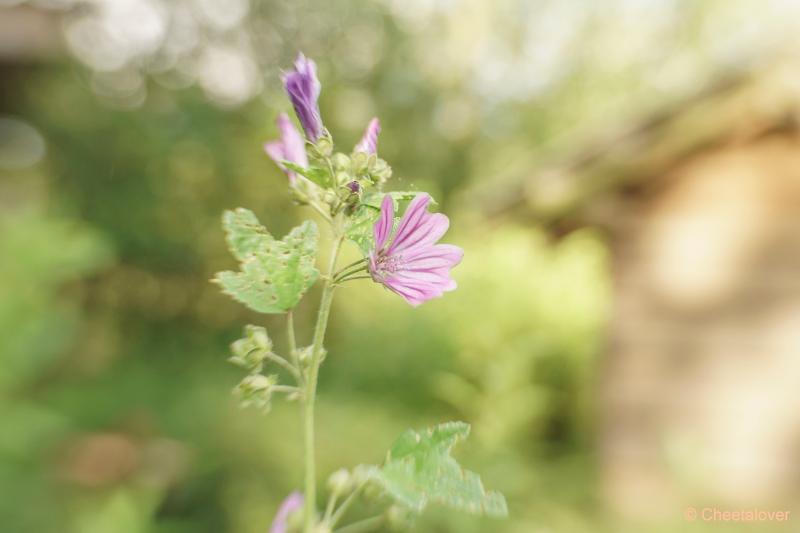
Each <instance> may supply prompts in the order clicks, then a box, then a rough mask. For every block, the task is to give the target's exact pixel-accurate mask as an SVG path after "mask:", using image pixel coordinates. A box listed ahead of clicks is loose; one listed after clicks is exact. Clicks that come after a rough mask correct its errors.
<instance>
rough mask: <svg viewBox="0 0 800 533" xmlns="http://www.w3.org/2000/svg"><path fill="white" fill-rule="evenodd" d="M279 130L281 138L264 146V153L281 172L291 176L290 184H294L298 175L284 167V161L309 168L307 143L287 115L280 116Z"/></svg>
mask: <svg viewBox="0 0 800 533" xmlns="http://www.w3.org/2000/svg"><path fill="white" fill-rule="evenodd" d="M277 122H278V130H279V131H280V132H281V138H280V139H278V140H277V141H271V142H268V143H265V144H264V151H265V152H267V155H268V156H270V157H271V158H272V160H273V161H275V163H277V164H278V166H279V167H280V169H281V170H283V171H284V172H286V175H287V176H289V183H294V181H295V179H297V176H296V174H295V173H294V172H293V171H291V170H289V169H288V168H286V167H285V166H284V165H283V161H289V162H291V163H295V164H297V165H300V166H301V167H307V166H308V156H307V155H306V143H305V141H304V140H303V137H302V136H301V135H300V132H299V131H297V128H295V127H294V124H292V121H291V120H289V116H288V115H287V114H286V113H281V114H280V115H278V121H277Z"/></svg>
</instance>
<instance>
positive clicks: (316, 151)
mask: <svg viewBox="0 0 800 533" xmlns="http://www.w3.org/2000/svg"><path fill="white" fill-rule="evenodd" d="M310 151H311V153H312V154H313V155H316V156H318V157H323V158H325V157H328V156H330V155H331V153H333V138H332V137H331V136H330V134H329V133H328V132H327V131H326V132H325V135H323V136H322V137H320V138H319V140H318V141H317V144H315V145H312V146H311V150H310Z"/></svg>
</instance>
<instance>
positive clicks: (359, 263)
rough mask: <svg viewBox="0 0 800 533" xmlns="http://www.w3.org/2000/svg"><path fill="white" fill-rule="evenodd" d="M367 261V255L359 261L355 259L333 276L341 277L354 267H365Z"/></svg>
mask: <svg viewBox="0 0 800 533" xmlns="http://www.w3.org/2000/svg"><path fill="white" fill-rule="evenodd" d="M367 261H368V259H367V258H366V257H364V258H363V259H359V260H358V261H353V262H352V263H350V264H349V265H347V266H345V267H342V268H341V269H339V272H337V273H336V275H334V276H333V277H334V278H338V277H341V276H343V275H345V274H346V273H347V271H348V270H350V269H352V268H353V267H359V268H365V265H366V262H367Z"/></svg>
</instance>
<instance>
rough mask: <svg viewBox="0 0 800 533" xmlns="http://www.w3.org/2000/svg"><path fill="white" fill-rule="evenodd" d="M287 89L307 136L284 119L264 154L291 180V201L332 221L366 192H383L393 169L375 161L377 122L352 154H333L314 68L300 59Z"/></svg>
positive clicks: (282, 116) (283, 116) (288, 76)
mask: <svg viewBox="0 0 800 533" xmlns="http://www.w3.org/2000/svg"><path fill="white" fill-rule="evenodd" d="M283 84H284V87H285V89H286V93H287V95H288V96H289V100H290V101H291V102H292V106H293V107H294V109H295V114H296V115H297V118H298V119H299V121H300V126H301V127H302V130H303V132H304V134H305V139H303V135H302V134H301V133H300V132H299V131H298V130H297V128H295V126H294V125H293V124H292V122H291V121H290V120H289V117H288V116H287V115H286V114H285V113H281V114H280V115H279V116H278V130H279V132H280V135H281V136H280V138H279V139H278V140H275V141H270V142H267V143H266V144H265V145H264V149H265V151H266V152H267V154H268V155H269V156H270V157H271V158H272V159H273V160H274V161H275V163H277V165H278V166H279V167H280V168H281V169H282V170H283V171H284V172H285V173H286V175H287V177H288V178H289V187H290V190H291V193H292V197H293V199H294V200H295V201H296V202H297V203H299V204H304V205H308V204H312V205H314V206H315V207H317V208H319V209H322V210H323V212H325V213H326V214H329V215H330V216H336V214H337V213H339V212H341V211H342V210H344V209H352V208H353V207H354V206H355V205H356V204H357V203H358V200H359V199H360V198H361V194H362V192H363V191H364V190H367V189H370V188H378V189H380V188H381V187H382V185H383V184H384V183H385V182H386V181H387V180H388V179H389V178H390V177H391V175H392V169H391V167H389V165H388V164H387V163H386V161H384V160H383V159H380V158H379V157H378V155H377V152H378V134H379V133H380V131H381V125H380V122H379V121H378V119H377V118H373V119H372V120H371V121H370V122H369V124H368V125H367V128H366V130H365V131H364V135H363V136H362V138H361V140H360V141H359V142H358V144H356V145H355V147H353V150H352V152H351V153H350V154H349V155H347V154H344V153H340V152H338V153H333V147H334V144H333V138H332V137H331V134H330V133H329V132H328V130H327V128H325V126H324V124H323V123H322V116H321V115H320V112H319V106H318V103H317V99H318V98H319V94H320V89H321V86H320V83H319V80H318V79H317V66H316V64H315V63H314V62H313V61H312V60H310V59H307V58H306V57H305V56H303V55H302V54H300V55H298V57H297V60H296V61H295V70H293V71H290V72H287V73H285V74H284V75H283Z"/></svg>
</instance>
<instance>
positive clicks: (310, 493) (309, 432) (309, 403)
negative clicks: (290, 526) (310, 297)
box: [303, 229, 344, 533]
mask: <svg viewBox="0 0 800 533" xmlns="http://www.w3.org/2000/svg"><path fill="white" fill-rule="evenodd" d="M343 240H344V237H343V236H342V235H341V232H340V231H338V229H337V230H335V231H334V240H333V248H332V250H331V257H330V263H329V265H328V272H327V276H325V277H324V278H323V286H322V299H321V301H320V304H319V311H318V313H317V324H316V326H315V327H314V341H313V344H312V347H311V363H310V365H309V368H308V376H307V379H306V392H305V395H304V398H303V399H304V401H303V427H304V434H305V509H304V519H303V531H304V532H305V533H312V532H313V528H314V522H315V519H316V517H315V515H316V508H317V501H316V500H317V498H316V495H317V490H316V471H315V462H314V451H315V450H314V401H315V400H316V397H317V378H318V376H319V365H320V361H321V359H322V350H323V341H324V340H325V330H326V329H327V327H328V317H329V315H330V311H331V303H332V302H333V291H334V289H335V285H334V284H333V273H334V272H335V269H336V259H337V258H338V257H339V248H340V247H341V245H342V241H343Z"/></svg>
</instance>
